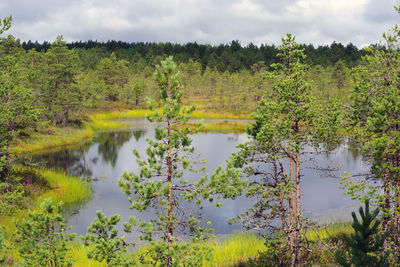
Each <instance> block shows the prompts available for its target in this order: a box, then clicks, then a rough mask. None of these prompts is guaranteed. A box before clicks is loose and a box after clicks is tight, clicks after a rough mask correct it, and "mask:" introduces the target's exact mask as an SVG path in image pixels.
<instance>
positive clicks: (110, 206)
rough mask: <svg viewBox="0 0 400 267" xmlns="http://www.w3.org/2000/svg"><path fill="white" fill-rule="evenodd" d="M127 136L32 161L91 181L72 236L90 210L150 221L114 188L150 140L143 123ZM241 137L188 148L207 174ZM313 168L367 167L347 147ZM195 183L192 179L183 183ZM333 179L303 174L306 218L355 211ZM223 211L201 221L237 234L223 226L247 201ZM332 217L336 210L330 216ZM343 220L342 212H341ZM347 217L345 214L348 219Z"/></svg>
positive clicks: (196, 141) (210, 210) (198, 141)
mask: <svg viewBox="0 0 400 267" xmlns="http://www.w3.org/2000/svg"><path fill="white" fill-rule="evenodd" d="M132 124H133V127H132V130H131V131H124V132H105V133H102V134H101V135H99V136H98V137H97V138H95V140H94V141H93V142H92V143H91V144H89V145H87V146H83V147H81V148H78V149H71V150H65V151H61V152H57V153H51V154H47V155H42V156H37V157H35V160H47V165H48V166H49V167H53V168H62V169H64V170H66V171H67V172H68V173H70V174H75V175H81V176H87V177H89V178H91V179H93V180H94V181H93V183H92V185H93V189H94V193H93V196H92V199H91V200H89V201H88V202H87V203H86V204H84V205H83V206H81V207H79V208H76V209H75V211H74V212H75V214H74V215H72V216H70V217H69V218H68V223H69V224H71V225H72V231H74V232H77V233H79V234H84V233H86V229H87V227H88V225H89V224H90V223H91V222H92V221H93V220H94V218H95V214H96V210H99V209H101V210H103V212H104V213H105V214H106V215H107V216H109V215H111V214H115V213H119V214H121V217H122V221H127V220H128V218H129V216H131V215H135V216H138V217H139V216H140V217H141V218H143V219H149V218H152V217H153V215H152V214H151V212H147V213H144V214H138V213H137V212H135V211H132V210H130V209H129V202H128V200H127V197H126V196H125V195H124V194H123V193H122V192H121V190H120V188H119V187H118V185H117V181H118V179H119V178H120V177H121V176H122V173H123V171H133V172H136V173H137V172H138V170H139V168H138V166H137V164H136V161H135V157H134V155H133V153H132V150H133V149H134V148H135V149H137V150H138V151H139V153H140V154H141V155H144V154H145V149H146V147H147V143H146V142H145V137H150V138H153V137H154V131H153V127H152V126H151V125H150V124H149V123H146V122H145V121H144V120H141V119H140V120H139V119H136V120H133V121H132ZM247 140H248V138H247V136H246V134H216V133H208V134H205V133H201V134H197V135H195V136H193V145H194V147H195V151H196V153H199V154H200V155H201V157H202V158H204V159H206V161H207V164H206V166H207V171H208V172H209V173H212V172H213V171H214V170H215V169H216V168H217V167H218V166H219V165H224V164H225V160H226V159H227V158H228V157H229V156H230V155H231V153H232V152H234V151H236V148H235V146H236V145H237V144H238V143H242V142H245V141H247ZM314 157H315V162H317V163H318V164H321V165H329V164H331V163H332V162H333V163H334V164H335V165H336V166H338V171H337V175H338V176H340V175H342V174H343V173H344V171H349V172H352V173H360V172H365V171H366V170H367V169H368V165H367V164H364V163H363V162H362V159H361V156H360V155H359V154H358V153H357V152H356V151H354V150H350V149H349V147H348V145H342V146H341V147H339V148H337V149H336V150H335V151H334V152H333V153H330V154H327V153H324V154H319V155H315V156H314ZM188 178H189V179H196V177H195V176H191V177H188ZM338 183H339V180H338V179H334V178H327V177H325V176H324V175H323V173H319V172H316V171H315V170H313V169H312V168H310V169H306V170H305V171H304V172H303V178H302V184H301V187H302V204H303V209H304V211H306V212H307V213H306V214H307V215H308V216H309V217H315V216H318V214H319V213H321V212H326V211H327V210H330V209H333V210H335V209H338V208H342V207H345V206H349V205H358V202H354V201H352V200H350V199H349V197H347V196H344V195H343V194H342V191H341V190H339V189H338ZM221 202H222V203H223V208H220V209H218V208H215V207H214V203H205V204H204V210H203V212H204V219H205V220H210V221H211V222H213V227H214V228H215V232H216V233H217V234H227V233H231V232H232V231H235V230H239V229H241V226H240V225H238V224H234V225H228V224H227V223H226V221H227V220H228V219H231V218H233V217H235V216H237V215H239V214H240V213H242V212H243V211H244V210H245V209H247V208H248V207H250V206H251V204H252V200H251V199H247V198H245V197H240V198H238V199H236V200H235V201H232V200H222V201H221ZM335 212H336V210H335ZM346 214H347V210H346ZM348 214H350V213H348Z"/></svg>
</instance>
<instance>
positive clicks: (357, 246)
mask: <svg viewBox="0 0 400 267" xmlns="http://www.w3.org/2000/svg"><path fill="white" fill-rule="evenodd" d="M359 212H360V216H361V222H360V221H359V220H358V219H357V216H356V214H355V212H352V214H351V215H352V216H353V224H352V227H353V228H354V233H353V234H351V235H350V236H347V237H346V238H345V241H346V246H347V249H349V251H347V252H343V251H340V250H339V251H337V260H338V263H339V264H341V265H342V266H353V265H354V266H357V267H364V266H389V262H388V260H387V258H388V256H389V254H388V252H386V253H385V254H384V255H380V251H381V249H382V245H383V243H384V242H385V239H386V236H387V234H383V235H379V234H378V232H379V225H380V223H381V222H380V220H378V219H377V218H376V217H377V216H378V214H379V210H378V209H376V210H374V211H373V212H372V213H370V211H369V200H366V201H365V208H364V209H363V208H362V207H360V209H359ZM348 257H350V259H348Z"/></svg>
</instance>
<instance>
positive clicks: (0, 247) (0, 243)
mask: <svg viewBox="0 0 400 267" xmlns="http://www.w3.org/2000/svg"><path fill="white" fill-rule="evenodd" d="M0 230H1V229H0ZM3 244H4V237H3V233H2V232H1V231H0V264H2V263H4V262H5V260H6V256H5V255H3V254H2V250H3V246H4V245H3Z"/></svg>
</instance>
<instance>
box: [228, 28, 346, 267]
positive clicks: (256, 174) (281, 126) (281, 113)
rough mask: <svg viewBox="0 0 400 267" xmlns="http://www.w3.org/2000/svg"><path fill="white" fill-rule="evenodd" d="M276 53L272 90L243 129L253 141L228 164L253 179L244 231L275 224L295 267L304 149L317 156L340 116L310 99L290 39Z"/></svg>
mask: <svg viewBox="0 0 400 267" xmlns="http://www.w3.org/2000/svg"><path fill="white" fill-rule="evenodd" d="M279 50H280V52H279V53H278V56H279V57H280V58H281V62H280V63H277V64H273V65H272V66H271V67H272V68H273V71H272V72H268V73H265V77H266V78H268V79H271V80H272V91H271V93H269V92H268V91H267V93H266V95H265V96H264V97H263V99H262V100H261V101H260V103H259V104H258V106H257V111H256V112H255V113H253V115H252V116H253V118H254V122H253V124H252V125H251V126H250V127H249V129H248V133H249V134H250V135H251V136H252V138H253V142H250V143H247V144H244V145H242V146H241V150H240V152H238V153H236V154H234V155H233V159H232V160H233V162H234V163H233V166H235V167H241V168H244V170H245V172H246V173H247V174H249V175H250V176H251V177H253V178H254V179H252V180H251V181H250V182H249V186H248V189H247V195H250V196H257V199H258V201H256V202H255V204H254V206H253V208H252V209H250V210H248V211H247V212H245V213H244V214H243V215H242V219H244V220H245V221H246V223H247V226H248V227H259V228H266V227H270V228H271V229H272V230H276V229H277V225H276V222H275V221H274V219H279V220H280V226H279V227H278V229H280V230H281V231H283V232H284V233H285V234H286V236H287V239H288V244H289V253H290V255H291V260H290V265H291V266H300V265H301V257H300V256H301V248H302V245H301V242H302V238H301V233H302V211H301V191H300V181H301V176H302V168H303V162H302V160H304V159H303V157H305V156H304V155H305V154H306V153H307V152H306V151H305V150H306V149H307V147H309V146H312V147H314V148H315V149H316V151H317V150H318V149H319V148H320V142H324V141H328V140H332V139H333V136H334V135H335V132H336V129H337V128H338V125H337V124H336V122H337V121H339V119H340V115H339V114H340V113H339V111H338V106H337V105H336V104H334V103H330V104H329V105H326V108H323V107H322V106H321V105H319V104H317V103H316V101H315V100H314V98H312V97H311V86H310V84H309V83H308V82H307V81H306V77H307V69H308V66H307V65H305V64H304V63H302V61H303V59H304V58H305V55H304V53H303V49H300V47H299V45H298V44H297V43H296V42H295V38H294V37H293V36H292V35H290V34H288V35H287V36H286V38H282V45H281V46H279ZM285 162H287V163H288V164H285ZM268 166H270V167H271V169H272V170H271V171H270V170H268V168H266V167H268Z"/></svg>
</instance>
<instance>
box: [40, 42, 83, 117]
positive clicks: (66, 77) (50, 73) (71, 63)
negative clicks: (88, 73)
mask: <svg viewBox="0 0 400 267" xmlns="http://www.w3.org/2000/svg"><path fill="white" fill-rule="evenodd" d="M45 63H46V65H45V67H44V71H45V73H46V78H45V79H44V85H43V86H42V88H41V90H42V92H41V93H42V94H43V95H44V96H45V97H44V98H42V101H43V108H44V109H45V110H46V112H45V115H46V117H47V118H48V119H50V120H51V121H52V122H53V124H54V125H57V124H60V123H61V124H62V125H65V124H66V123H67V122H68V121H69V118H70V113H71V112H73V111H75V110H76V109H78V106H79V104H80V103H81V100H80V98H81V97H82V96H81V94H80V92H79V88H78V87H77V84H76V78H75V75H76V74H77V73H78V69H77V57H76V54H75V53H74V51H73V50H69V49H68V48H67V46H66V45H65V41H64V40H63V36H61V35H60V36H57V39H56V40H55V41H54V42H53V43H52V45H51V48H50V49H49V50H48V52H47V53H46V55H45Z"/></svg>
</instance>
